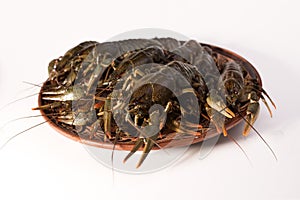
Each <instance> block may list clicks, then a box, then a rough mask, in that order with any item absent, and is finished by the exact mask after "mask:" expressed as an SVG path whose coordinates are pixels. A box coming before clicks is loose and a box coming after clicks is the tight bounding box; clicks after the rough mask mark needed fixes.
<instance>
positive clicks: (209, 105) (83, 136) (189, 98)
mask: <svg viewBox="0 0 300 200" xmlns="http://www.w3.org/2000/svg"><path fill="white" fill-rule="evenodd" d="M48 71H49V78H48V79H47V80H46V81H45V83H44V84H43V86H42V88H41V91H40V95H39V107H37V108H35V109H38V110H40V111H41V113H42V115H43V116H44V117H45V119H46V120H47V121H50V123H51V124H52V125H53V127H55V129H57V130H59V131H60V132H61V133H63V134H64V135H65V136H68V137H69V138H72V139H74V140H77V141H80V142H82V143H84V144H88V145H94V146H97V147H101V148H111V149H119V150H120V149H122V150H129V151H130V152H129V153H128V155H127V156H126V157H125V158H124V162H125V161H127V160H128V159H129V158H130V157H131V156H132V155H133V154H134V153H135V152H136V151H139V150H142V151H143V153H142V155H141V158H140V160H139V162H138V163H137V167H139V166H141V164H142V163H143V161H144V160H145V158H146V157H147V155H148V154H149V153H150V151H151V150H152V149H159V148H163V147H165V146H167V147H172V146H184V145H189V144H191V143H196V142H201V141H203V140H205V139H208V138H211V137H214V136H216V135H219V134H223V135H224V136H228V133H227V131H228V129H230V128H232V127H233V126H235V125H236V124H238V123H239V122H240V121H242V120H244V121H245V126H244V130H243V133H242V134H243V135H245V136H246V135H248V134H249V131H250V130H251V128H253V124H254V122H255V120H256V118H257V116H258V113H259V100H262V101H263V103H264V104H265V105H266V107H267V109H268V110H269V112H270V114H271V116H272V112H271V109H270V107H269V105H268V103H267V100H266V98H265V97H267V98H268V99H269V101H270V102H271V104H272V105H273V106H274V107H275V105H274V103H273V101H272V100H271V99H270V97H269V96H268V94H267V93H266V91H265V90H264V89H263V87H262V81H261V78H260V76H259V74H258V72H257V71H256V69H255V68H254V67H253V66H252V65H251V64H250V63H249V62H248V61H247V60H245V59H244V58H242V57H241V56H239V55H237V54H235V53H232V52H230V51H228V50H226V49H223V48H220V47H216V46H213V45H208V44H201V43H199V42H197V41H195V40H189V41H179V40H176V39H173V38H153V39H129V40H122V41H115V42H104V43H98V42H95V41H89V42H83V43H81V44H79V45H78V46H76V47H74V48H72V49H70V50H69V51H67V53H66V54H65V55H63V56H61V57H59V58H57V59H54V60H53V61H51V62H50V64H49V68H48ZM210 124H212V125H210ZM191 138H192V140H190V139H191ZM188 141H191V142H190V143H188Z"/></svg>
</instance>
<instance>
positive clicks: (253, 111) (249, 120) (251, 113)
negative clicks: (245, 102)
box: [243, 99, 259, 136]
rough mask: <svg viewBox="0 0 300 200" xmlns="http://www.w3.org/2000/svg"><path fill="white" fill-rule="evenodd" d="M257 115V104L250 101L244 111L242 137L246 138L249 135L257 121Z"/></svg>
mask: <svg viewBox="0 0 300 200" xmlns="http://www.w3.org/2000/svg"><path fill="white" fill-rule="evenodd" d="M258 113H259V103H258V102H257V101H254V100H251V99H250V104H249V106H248V108H247V111H246V114H247V115H246V118H245V121H246V124H245V127H244V131H243V135H244V136H247V135H248V134H249V132H250V130H251V128H252V127H253V124H254V122H255V121H256V119H257V116H258Z"/></svg>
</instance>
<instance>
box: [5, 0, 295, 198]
mask: <svg viewBox="0 0 300 200" xmlns="http://www.w3.org/2000/svg"><path fill="white" fill-rule="evenodd" d="M299 8H300V6H299V3H298V1H296V0H295V1H275V0H273V1H237V0H236V1H235V0H227V1H208V0H206V1H189V0H185V1H175V0H173V1H171V0H170V1H163V0H159V1H156V0H152V1H130V0H127V1H119V2H117V1H111V0H110V1H89V0H86V1H69V2H67V1H54V0H53V1H48V2H42V1H33V0H27V1H15V0H11V1H6V2H5V3H4V2H3V1H2V2H1V6H0V26H1V28H0V36H1V37H0V91H1V100H0V107H2V106H3V105H5V104H7V103H8V102H11V101H13V100H14V99H16V98H20V97H24V96H26V95H28V94H33V93H35V92H38V88H37V89H36V88H35V89H29V90H28V89H27V90H25V91H24V89H26V88H30V86H29V85H26V84H24V83H22V81H29V82H32V83H41V82H43V81H44V80H46V78H47V65H48V62H49V61H50V60H52V59H53V58H56V57H58V56H60V55H63V53H64V52H65V51H67V50H68V49H69V48H71V47H73V46H75V45H77V44H78V43H80V42H83V41H86V40H96V41H99V42H102V41H105V40H107V39H109V38H110V37H112V36H114V35H116V34H119V33H122V32H125V31H129V30H133V29H137V28H164V29H170V30H173V31H176V32H179V33H182V34H184V35H186V36H188V37H191V38H194V39H197V40H199V41H201V42H207V43H210V44H215V45H218V46H221V47H225V48H227V49H230V50H233V51H235V52H237V53H239V54H240V55H242V56H244V57H245V58H247V59H248V60H249V61H250V62H251V63H252V64H253V65H254V66H256V67H257V69H258V71H259V72H260V73H261V76H262V78H263V82H264V87H265V89H266V90H267V91H268V92H269V94H270V95H271V96H272V97H273V100H274V101H275V102H276V104H277V107H278V108H277V110H276V111H274V117H273V118H272V119H271V118H270V117H269V115H268V113H267V110H266V109H265V108H264V107H263V108H262V110H261V114H260V117H259V119H258V121H257V123H256V124H255V127H256V128H257V129H258V130H259V131H260V132H261V134H262V135H263V137H264V138H265V139H266V140H267V142H268V143H269V145H270V146H271V147H272V148H273V150H274V151H275V152H276V155H277V156H278V161H277V162H276V161H275V160H274V158H273V157H272V155H271V153H270V152H269V150H268V149H267V147H266V146H265V145H264V144H263V142H262V141H261V140H260V139H259V138H258V137H257V136H256V135H255V133H254V132H252V133H251V135H250V136H249V137H247V138H243V137H242V136H241V134H240V131H241V127H238V128H236V129H234V130H233V131H231V134H232V135H233V136H234V137H235V138H237V140H238V142H239V143H240V144H241V146H242V147H243V148H244V149H245V151H246V152H247V154H248V156H249V157H250V160H251V162H252V165H250V163H249V162H248V161H247V159H246V158H245V156H244V155H243V154H242V153H241V151H240V150H239V149H238V148H237V146H236V145H235V144H234V143H233V142H231V141H229V140H228V139H227V138H223V139H221V141H220V142H219V143H218V144H217V146H216V147H215V148H214V150H213V151H212V153H211V154H210V155H209V156H208V157H207V158H205V159H203V160H199V159H198V156H199V152H198V151H199V147H200V146H199V145H194V146H192V147H191V148H190V149H189V150H188V152H187V153H186V154H185V155H184V156H183V157H182V159H181V160H180V161H178V162H177V163H175V164H174V165H172V166H171V167H168V168H166V169H164V170H162V171H159V172H156V173H152V174H144V175H129V174H122V173H118V172H115V173H114V176H113V175H112V170H111V169H108V168H106V167H104V166H102V165H101V164H99V163H98V162H97V161H95V160H94V159H93V158H92V157H91V156H90V155H89V154H88V153H87V152H86V151H85V150H84V149H83V147H82V146H81V145H80V144H79V143H76V142H73V141H71V140H69V139H67V138H65V137H63V136H61V135H60V134H58V133H56V132H55V131H54V130H53V129H52V128H50V127H49V125H47V124H44V125H42V126H39V127H37V128H34V129H32V130H30V131H28V132H26V133H24V134H22V135H20V136H18V137H17V138H15V139H14V140H13V141H11V142H10V143H9V144H8V145H7V146H6V147H5V148H4V149H2V150H1V151H0V199H41V198H43V199H52V200H53V199H55V200H60V199H90V200H92V199H162V198H164V199H166V198H168V199H183V198H184V199H254V198H255V199H271V198H272V199H300V190H299V189H300V172H299V169H300V155H299V153H300V145H299V142H300V141H299V139H300V134H299V128H300V125H299V124H300V119H299V111H300V107H299V86H300V84H299V83H300V78H299V76H298V74H299V72H300V68H299V53H300V52H299V45H300V39H299V36H300V28H299V27H300V22H299V19H300V14H299ZM34 106H37V96H34V97H33V98H28V99H26V100H23V101H20V102H16V103H14V104H12V105H10V106H7V107H5V108H4V109H1V111H0V116H1V118H0V120H1V121H0V125H1V126H2V125H4V124H5V123H6V122H7V121H9V120H11V119H14V118H17V117H21V116H30V115H36V114H39V113H38V112H33V111H31V108H32V107H34ZM42 121H43V120H42V119H32V118H31V119H26V120H19V121H15V122H13V123H10V124H8V125H7V126H5V127H4V128H2V129H1V133H0V138H2V140H3V138H5V137H8V136H9V135H14V134H15V133H18V132H19V131H22V130H24V129H26V128H28V127H30V126H32V125H34V124H36V123H38V122H42Z"/></svg>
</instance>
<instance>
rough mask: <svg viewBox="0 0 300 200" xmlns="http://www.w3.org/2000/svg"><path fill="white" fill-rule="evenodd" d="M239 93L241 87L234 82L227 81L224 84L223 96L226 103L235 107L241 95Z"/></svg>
mask: <svg viewBox="0 0 300 200" xmlns="http://www.w3.org/2000/svg"><path fill="white" fill-rule="evenodd" d="M241 91H242V87H241V85H240V84H239V83H237V82H236V81H235V80H229V81H226V82H225V96H226V101H227V102H228V103H229V104H231V105H235V103H236V101H237V100H238V98H239V96H240V95H241Z"/></svg>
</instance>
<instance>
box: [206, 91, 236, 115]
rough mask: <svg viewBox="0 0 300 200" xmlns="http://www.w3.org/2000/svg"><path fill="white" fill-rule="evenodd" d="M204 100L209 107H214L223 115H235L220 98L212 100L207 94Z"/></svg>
mask: <svg viewBox="0 0 300 200" xmlns="http://www.w3.org/2000/svg"><path fill="white" fill-rule="evenodd" d="M206 102H207V104H208V105H209V106H210V107H211V108H213V109H215V110H216V111H218V112H219V113H221V114H222V115H224V116H225V117H227V118H233V117H235V114H234V112H232V111H231V110H230V109H229V108H228V107H227V106H226V104H225V103H224V102H223V101H222V100H221V99H217V100H214V99H213V98H212V97H211V96H209V97H207V99H206Z"/></svg>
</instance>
